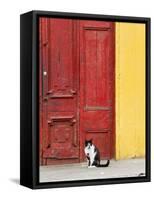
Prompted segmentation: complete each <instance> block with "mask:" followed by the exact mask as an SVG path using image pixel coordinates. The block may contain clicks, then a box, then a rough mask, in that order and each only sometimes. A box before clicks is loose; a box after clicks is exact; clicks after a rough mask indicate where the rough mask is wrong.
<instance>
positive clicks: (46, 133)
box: [39, 18, 114, 164]
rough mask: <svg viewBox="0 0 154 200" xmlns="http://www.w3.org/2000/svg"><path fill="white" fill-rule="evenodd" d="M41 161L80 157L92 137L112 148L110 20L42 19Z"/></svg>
mask: <svg viewBox="0 0 154 200" xmlns="http://www.w3.org/2000/svg"><path fill="white" fill-rule="evenodd" d="M39 24H40V26H39V27H40V34H39V35H40V158H41V159H40V160H41V164H53V163H55V164H58V163H59V164H60V163H72V162H80V161H83V160H84V158H85V156H84V141H85V139H86V138H87V139H88V138H92V139H93V141H94V143H95V144H96V145H97V146H98V147H99V149H100V151H101V156H102V158H111V157H113V152H114V151H113V149H114V23H111V22H101V21H87V20H74V19H73V20H71V19H56V18H52V19H51V18H41V19H40V23H39Z"/></svg>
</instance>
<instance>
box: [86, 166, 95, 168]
mask: <svg viewBox="0 0 154 200" xmlns="http://www.w3.org/2000/svg"><path fill="white" fill-rule="evenodd" d="M95 167H96V166H95V165H92V166H88V168H95Z"/></svg>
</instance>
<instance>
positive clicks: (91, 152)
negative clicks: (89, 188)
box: [84, 139, 110, 167]
mask: <svg viewBox="0 0 154 200" xmlns="http://www.w3.org/2000/svg"><path fill="white" fill-rule="evenodd" d="M84 152H85V155H86V157H87V161H88V167H108V166H109V164H110V160H107V162H106V164H100V152H99V149H98V148H97V147H96V146H95V145H94V144H93V142H92V139H91V140H86V141H85V148H84Z"/></svg>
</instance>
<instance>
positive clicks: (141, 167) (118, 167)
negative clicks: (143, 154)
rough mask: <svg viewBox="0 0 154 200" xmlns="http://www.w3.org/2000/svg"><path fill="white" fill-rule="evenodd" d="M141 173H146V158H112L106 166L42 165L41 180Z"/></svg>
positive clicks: (85, 178) (131, 175) (124, 175)
mask: <svg viewBox="0 0 154 200" xmlns="http://www.w3.org/2000/svg"><path fill="white" fill-rule="evenodd" d="M102 163H103V161H102ZM139 175H142V176H144V175H145V159H144V158H138V159H128V160H118V161H116V160H111V162H110V165H109V167H105V168H104V167H103V168H96V167H94V168H87V163H77V164H64V165H52V166H51V165H49V166H41V167H40V182H53V181H66V180H88V179H103V178H120V177H136V176H139Z"/></svg>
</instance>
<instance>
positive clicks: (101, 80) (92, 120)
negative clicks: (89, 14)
mask: <svg viewBox="0 0 154 200" xmlns="http://www.w3.org/2000/svg"><path fill="white" fill-rule="evenodd" d="M80 134H81V135H80V141H81V148H82V149H83V148H84V141H85V139H93V143H94V144H95V145H96V146H97V147H98V148H99V149H100V155H101V157H102V159H103V158H104V159H105V158H111V157H113V151H114V141H113V140H114V24H113V23H110V22H99V21H87V20H85V21H84V20H82V21H80ZM80 157H81V159H84V157H85V155H84V152H83V151H81V152H80Z"/></svg>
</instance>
